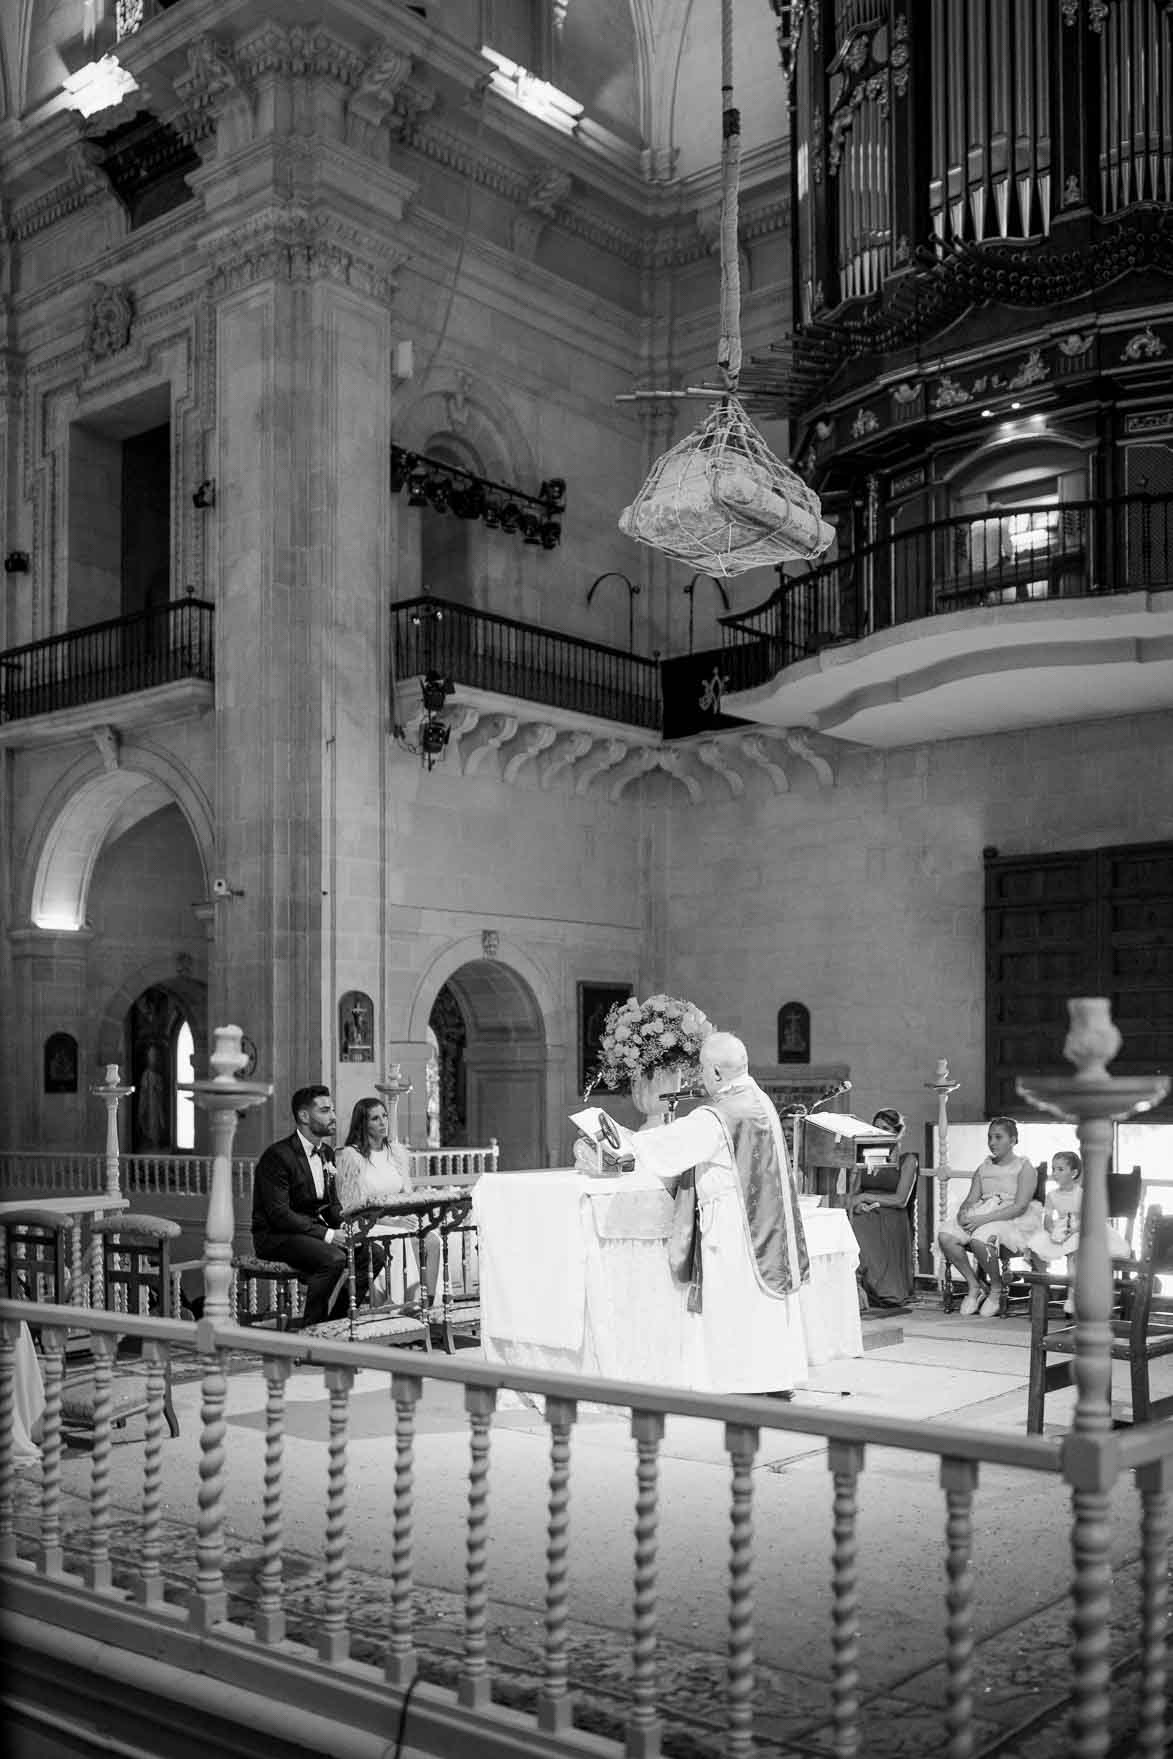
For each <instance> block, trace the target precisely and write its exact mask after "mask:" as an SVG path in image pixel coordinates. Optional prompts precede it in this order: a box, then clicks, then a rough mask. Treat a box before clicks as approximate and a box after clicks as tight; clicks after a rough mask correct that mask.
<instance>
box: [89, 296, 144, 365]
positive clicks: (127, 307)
mask: <svg viewBox="0 0 1173 1759" xmlns="http://www.w3.org/2000/svg"><path fill="white" fill-rule="evenodd" d="M133 323H134V300H133V299H132V297H131V295H130V294H129V293H128V292H127V290H126V288H125V287H119V286H117V285H116V284H114V283H112V282H107V281H95V282H94V287H93V292H92V293H91V294H90V310H89V318H88V321H87V327H86V346H87V347H88V349H89V355H90V359H91V360H94V361H97V360H108V359H109V358H110V356H111V355H114V354H121V353H122V350H123V349H124V348H125V347H126V346H127V345H128V343H129V342H130V329H131V325H132V324H133Z"/></svg>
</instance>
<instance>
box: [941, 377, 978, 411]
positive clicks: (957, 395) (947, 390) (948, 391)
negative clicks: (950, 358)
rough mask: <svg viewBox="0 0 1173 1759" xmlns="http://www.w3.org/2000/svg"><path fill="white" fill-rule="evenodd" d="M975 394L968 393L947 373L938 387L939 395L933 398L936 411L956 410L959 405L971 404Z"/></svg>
mask: <svg viewBox="0 0 1173 1759" xmlns="http://www.w3.org/2000/svg"><path fill="white" fill-rule="evenodd" d="M972 397H973V392H972V391H967V390H965V388H964V387H963V386H962V385H959V384H958V383H957V380H956V379H953V378H950V377H949V374H948V373H945V374H944V375H943V376H942V378H941V379H940V381H939V382H938V385H937V394H936V396H935V397H934V398H933V408H934V409H956V408H957V407H958V405H959V404H962V403H969V402H970V401H971V400H972Z"/></svg>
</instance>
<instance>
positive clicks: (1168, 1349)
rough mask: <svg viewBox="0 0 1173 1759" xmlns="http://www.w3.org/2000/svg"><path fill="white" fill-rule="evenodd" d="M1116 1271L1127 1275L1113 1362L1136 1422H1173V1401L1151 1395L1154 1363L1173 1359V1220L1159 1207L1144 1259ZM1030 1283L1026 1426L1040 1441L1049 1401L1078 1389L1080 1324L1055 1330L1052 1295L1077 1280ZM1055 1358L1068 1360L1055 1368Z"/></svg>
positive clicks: (1148, 1222) (1147, 1229)
mask: <svg viewBox="0 0 1173 1759" xmlns="http://www.w3.org/2000/svg"><path fill="white" fill-rule="evenodd" d="M1116 1269H1117V1270H1118V1271H1119V1272H1120V1273H1122V1274H1121V1276H1120V1277H1119V1278H1118V1280H1117V1290H1118V1297H1117V1299H1116V1301H1115V1303H1114V1305H1115V1309H1116V1311H1115V1313H1114V1315H1113V1317H1112V1321H1111V1325H1112V1344H1111V1359H1112V1361H1113V1362H1127V1364H1128V1372H1129V1379H1130V1382H1131V1390H1132V1421H1133V1422H1134V1423H1151V1422H1155V1421H1156V1420H1157V1419H1158V1418H1164V1417H1169V1416H1173V1394H1170V1395H1169V1396H1167V1397H1162V1398H1160V1399H1158V1400H1154V1399H1152V1398H1151V1397H1150V1391H1149V1364H1150V1363H1151V1362H1154V1361H1156V1360H1157V1359H1158V1358H1159V1357H1162V1356H1173V1303H1171V1302H1170V1301H1169V1299H1168V1297H1166V1296H1162V1294H1161V1292H1160V1290H1159V1288H1158V1287H1157V1284H1158V1279H1159V1278H1161V1277H1170V1276H1173V1216H1166V1215H1162V1213H1161V1211H1160V1209H1159V1208H1158V1207H1156V1205H1154V1207H1153V1208H1152V1209H1150V1210H1149V1213H1148V1215H1147V1217H1146V1218H1145V1226H1144V1237H1143V1240H1142V1243H1141V1250H1140V1257H1139V1258H1137V1259H1130V1260H1129V1261H1128V1262H1127V1263H1126V1264H1120V1265H1117V1266H1116ZM1026 1280H1027V1281H1029V1282H1030V1284H1031V1313H1030V1319H1031V1325H1030V1378H1029V1380H1028V1383H1027V1401H1026V1427H1027V1431H1028V1433H1029V1434H1031V1435H1040V1434H1041V1433H1042V1429H1043V1407H1044V1404H1045V1401H1046V1396H1047V1394H1048V1393H1049V1392H1054V1391H1056V1390H1057V1389H1059V1388H1060V1387H1065V1386H1072V1385H1073V1384H1074V1356H1075V1322H1074V1320H1072V1319H1070V1318H1068V1317H1065V1319H1064V1323H1063V1324H1062V1325H1059V1326H1053V1325H1052V1324H1051V1312H1052V1309H1051V1294H1052V1291H1053V1290H1054V1289H1056V1288H1059V1289H1062V1290H1063V1291H1064V1292H1067V1291H1069V1290H1070V1289H1071V1287H1072V1279H1071V1278H1070V1277H1066V1276H1054V1275H1052V1274H1051V1273H1050V1272H1045V1271H1032V1272H1030V1273H1029V1274H1028V1276H1027V1279H1026ZM1050 1356H1059V1357H1061V1358H1062V1360H1060V1361H1058V1362H1049V1361H1048V1357H1050Z"/></svg>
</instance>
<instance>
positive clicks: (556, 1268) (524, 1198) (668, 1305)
mask: <svg viewBox="0 0 1173 1759" xmlns="http://www.w3.org/2000/svg"><path fill="white" fill-rule="evenodd" d="M473 1215H474V1217H475V1219H476V1223H477V1228H478V1231H479V1237H480V1276H481V1340H482V1343H483V1346H484V1351H485V1357H486V1359H487V1360H488V1361H490V1362H501V1363H504V1364H506V1365H508V1366H510V1367H514V1368H548V1369H552V1370H562V1371H564V1372H566V1373H569V1374H598V1375H603V1376H605V1377H607V1378H609V1379H616V1380H642V1381H647V1382H650V1383H651V1384H653V1385H665V1386H687V1387H695V1388H703V1386H704V1371H703V1361H704V1348H703V1340H702V1332H701V1326H700V1324H699V1323H698V1321H697V1319H696V1317H695V1315H691V1314H689V1313H688V1311H687V1305H686V1302H687V1290H686V1289H685V1288H684V1287H683V1285H682V1284H679V1283H677V1282H676V1281H675V1280H674V1279H673V1277H672V1274H671V1272H670V1270H669V1269H668V1255H667V1251H666V1249H665V1240H666V1237H667V1233H668V1226H669V1223H670V1221H671V1216H672V1201H671V1198H670V1197H669V1196H668V1194H667V1193H666V1192H665V1190H664V1187H663V1185H662V1184H661V1182H660V1181H659V1180H658V1179H656V1178H653V1177H649V1176H646V1175H642V1174H638V1173H637V1174H630V1175H627V1176H625V1177H623V1178H621V1179H606V1180H599V1179H588V1178H586V1177H585V1176H584V1175H583V1174H581V1173H578V1172H575V1171H573V1170H569V1169H562V1168H558V1169H540V1170H537V1171H533V1172H524V1173H486V1174H484V1175H483V1177H482V1178H481V1179H480V1180H479V1181H478V1183H477V1185H476V1188H475V1190H474V1193H473ZM803 1225H804V1228H805V1230H806V1237H807V1248H808V1251H809V1253H810V1263H811V1274H810V1281H809V1282H807V1283H804V1285H803V1287H802V1289H801V1291H800V1297H799V1303H800V1308H801V1312H802V1319H803V1326H804V1330H805V1333H806V1346H807V1357H808V1360H809V1362H810V1364H811V1366H812V1367H815V1366H818V1365H820V1364H822V1363H824V1362H829V1361H832V1360H834V1359H835V1358H836V1357H839V1356H860V1355H862V1354H863V1332H862V1328H861V1325H860V1316H859V1299H858V1296H857V1294H856V1284H855V1266H856V1264H857V1262H858V1260H859V1248H858V1246H857V1244H856V1239H855V1235H854V1234H853V1233H852V1230H851V1223H850V1222H849V1221H848V1219H847V1215H846V1212H845V1211H843V1210H841V1209H818V1210H813V1211H809V1212H805V1213H804V1215H803Z"/></svg>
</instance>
